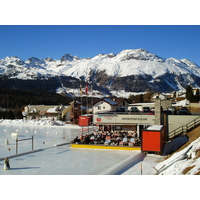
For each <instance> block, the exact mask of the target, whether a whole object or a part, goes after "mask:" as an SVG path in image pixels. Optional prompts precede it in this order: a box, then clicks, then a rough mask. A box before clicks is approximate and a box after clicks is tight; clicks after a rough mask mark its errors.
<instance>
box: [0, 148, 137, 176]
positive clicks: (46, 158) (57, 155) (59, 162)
mask: <svg viewBox="0 0 200 200" xmlns="http://www.w3.org/2000/svg"><path fill="white" fill-rule="evenodd" d="M134 154H135V155H136V154H138V152H134V153H133V151H120V150H119V151H111V150H89V149H73V148H71V147H70V145H64V146H60V147H52V148H48V149H44V150H41V151H38V152H35V153H31V154H26V155H23V156H19V157H14V158H10V166H11V169H10V170H4V169H3V161H1V162H0V174H1V175H98V174H102V173H103V172H104V171H106V170H108V169H109V168H111V167H113V166H115V165H116V164H118V163H120V162H123V160H125V159H127V158H128V157H132V156H133V155H134Z"/></svg>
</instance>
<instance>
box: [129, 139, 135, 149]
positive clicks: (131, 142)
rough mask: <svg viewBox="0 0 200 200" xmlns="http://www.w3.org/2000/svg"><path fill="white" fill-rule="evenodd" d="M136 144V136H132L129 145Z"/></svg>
mask: <svg viewBox="0 0 200 200" xmlns="http://www.w3.org/2000/svg"><path fill="white" fill-rule="evenodd" d="M134 145H135V138H134V137H132V138H131V139H130V141H129V143H128V146H131V147H132V146H134Z"/></svg>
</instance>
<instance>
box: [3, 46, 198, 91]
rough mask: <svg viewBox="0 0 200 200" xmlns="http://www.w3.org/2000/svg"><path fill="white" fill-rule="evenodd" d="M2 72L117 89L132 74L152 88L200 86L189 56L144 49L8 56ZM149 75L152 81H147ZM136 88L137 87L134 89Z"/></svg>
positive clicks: (17, 76)
mask: <svg viewBox="0 0 200 200" xmlns="http://www.w3.org/2000/svg"><path fill="white" fill-rule="evenodd" d="M0 75H7V76H9V78H18V79H25V80H26V79H36V78H48V77H54V76H58V75H59V76H70V77H75V78H77V79H80V78H81V79H82V80H84V81H86V80H90V81H93V82H96V83H97V84H98V85H99V86H102V87H107V88H111V86H113V90H115V89H116V88H117V89H118V88H120V89H124V88H123V87H125V86H123V84H122V83H120V84H119V79H120V81H121V82H124V81H122V80H123V78H124V77H129V76H132V79H135V81H136V82H137V80H141V79H142V77H143V79H145V80H142V81H143V83H144V87H145V84H146V85H149V83H150V85H151V84H152V87H153V85H154V84H156V87H159V86H158V85H159V84H163V83H165V84H166V85H165V86H164V88H167V87H168V86H169V87H170V88H172V89H174V90H181V89H183V88H184V86H185V85H183V82H185V83H186V84H188V83H190V84H193V85H195V86H199V85H200V68H199V66H198V65H196V64H195V63H193V62H191V61H189V60H187V59H181V60H177V59H175V58H169V59H163V58H161V57H159V56H157V55H155V54H152V53H149V52H148V51H146V50H144V49H129V50H123V51H122V52H120V53H119V54H117V55H114V54H113V53H110V54H99V55H97V56H95V57H93V58H85V59H81V58H78V57H77V56H72V55H70V54H65V55H64V56H62V58H61V59H60V60H54V59H52V58H45V59H38V58H35V57H31V58H29V59H28V60H26V61H23V60H21V59H20V58H18V57H16V56H13V57H6V58H4V59H2V60H0ZM146 76H148V79H149V80H146V79H147V78H146ZM133 81H134V80H133ZM160 82H163V83H160ZM125 85H127V83H125ZM134 87H137V86H134ZM159 89H160V88H159ZM126 90H127V88H126ZM132 90H133V88H132V89H130V91H132ZM139 90H140V88H139ZM165 90H166V89H165ZM136 92H138V91H137V90H136Z"/></svg>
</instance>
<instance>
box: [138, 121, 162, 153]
mask: <svg viewBox="0 0 200 200" xmlns="http://www.w3.org/2000/svg"><path fill="white" fill-rule="evenodd" d="M164 145H165V130H164V127H163V125H153V126H150V127H148V128H147V129H145V130H143V131H142V141H141V150H142V152H143V153H146V152H154V153H158V154H162V151H163V148H164Z"/></svg>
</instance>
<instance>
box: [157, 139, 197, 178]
mask: <svg viewBox="0 0 200 200" xmlns="http://www.w3.org/2000/svg"><path fill="white" fill-rule="evenodd" d="M199 152H200V138H198V139H197V140H195V141H193V142H192V143H191V144H190V145H189V146H188V147H186V148H185V149H183V150H181V151H179V152H177V153H175V154H174V155H172V156H171V157H170V158H168V159H166V160H165V161H163V162H160V163H159V164H157V165H156V169H157V170H159V171H158V173H157V174H159V175H183V174H186V175H194V174H197V173H199V171H200V153H199Z"/></svg>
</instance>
